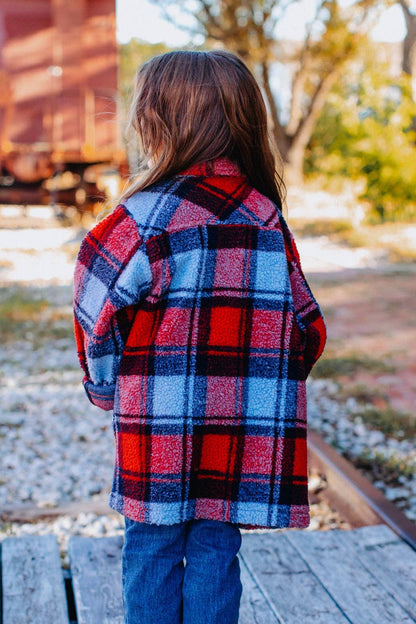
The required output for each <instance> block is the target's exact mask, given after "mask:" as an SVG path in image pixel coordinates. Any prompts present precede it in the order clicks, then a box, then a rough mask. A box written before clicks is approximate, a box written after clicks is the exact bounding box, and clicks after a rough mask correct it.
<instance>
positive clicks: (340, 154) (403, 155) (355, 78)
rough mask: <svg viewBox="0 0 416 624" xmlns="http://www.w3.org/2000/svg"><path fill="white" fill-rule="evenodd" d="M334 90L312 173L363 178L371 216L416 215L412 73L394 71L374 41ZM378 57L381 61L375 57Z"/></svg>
mask: <svg viewBox="0 0 416 624" xmlns="http://www.w3.org/2000/svg"><path fill="white" fill-rule="evenodd" d="M362 52H363V59H362V63H357V65H356V66H355V68H354V70H351V71H350V72H349V73H348V74H344V75H343V76H342V77H341V79H340V80H339V81H338V83H337V85H336V87H335V88H334V89H333V91H332V93H331V94H330V96H329V98H328V100H327V102H326V103H325V106H324V108H323V110H322V114H321V115H320V117H319V120H318V122H317V124H316V127H315V130H314V133H313V136H312V138H311V141H310V144H309V146H308V150H307V156H306V161H305V169H306V172H307V173H308V174H309V175H312V176H320V177H321V179H322V177H324V178H326V180H330V179H331V178H332V179H333V178H335V179H339V178H341V179H342V180H349V181H360V185H359V186H361V188H362V191H361V198H362V199H365V200H367V201H368V202H369V204H370V206H371V209H370V211H369V212H368V217H369V218H370V220H372V221H387V220H402V221H403V220H404V221H407V220H412V219H414V218H415V217H416V197H415V192H414V187H415V180H416V158H415V139H416V133H415V132H414V129H413V127H412V121H413V118H414V117H415V116H416V104H415V103H414V101H413V99H412V93H411V79H410V77H409V76H408V75H406V74H404V73H402V75H401V76H396V77H394V76H392V74H391V66H390V63H389V62H388V61H387V62H384V63H383V62H381V61H380V54H379V50H378V49H377V46H376V44H374V43H371V44H370V43H368V44H367V46H366V47H365V48H364V49H363V50H362ZM374 59H377V62H374Z"/></svg>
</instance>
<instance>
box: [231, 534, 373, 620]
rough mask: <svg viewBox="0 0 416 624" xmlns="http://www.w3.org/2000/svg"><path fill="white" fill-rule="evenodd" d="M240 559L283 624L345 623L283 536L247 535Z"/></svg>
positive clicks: (340, 613) (339, 611) (341, 615)
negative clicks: (308, 623) (300, 623)
mask: <svg viewBox="0 0 416 624" xmlns="http://www.w3.org/2000/svg"><path fill="white" fill-rule="evenodd" d="M241 556H242V558H243V559H244V562H245V563H246V565H247V567H248V569H249V571H250V572H251V574H252V575H253V577H254V579H255V581H256V582H257V584H258V585H259V587H260V588H261V590H262V592H263V593H264V594H265V596H266V598H267V600H268V601H269V602H271V603H272V604H273V608H274V611H275V613H278V614H279V617H280V618H281V621H282V622H284V623H285V624H299V622H302V623H306V622H310V623H312V622H313V623H314V624H346V623H347V622H348V619H347V618H346V617H345V616H344V615H343V613H342V612H341V610H340V609H339V608H338V606H337V605H336V604H335V602H334V601H333V600H332V599H331V597H330V596H329V595H328V593H327V592H326V591H325V589H324V588H323V587H322V585H321V583H320V581H319V580H318V579H317V578H316V577H315V575H314V574H313V573H312V572H311V570H310V569H309V567H308V566H307V564H306V563H305V561H304V560H303V559H302V557H301V556H300V555H299V553H298V552H297V551H296V549H295V548H294V547H293V546H292V544H291V543H290V542H289V541H288V540H287V539H286V534H283V533H276V532H274V533H261V534H246V535H244V536H243V544H242V547H241ZM360 624H362V621H361V623H360Z"/></svg>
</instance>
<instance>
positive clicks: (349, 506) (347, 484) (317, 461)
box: [0, 429, 416, 550]
mask: <svg viewBox="0 0 416 624" xmlns="http://www.w3.org/2000/svg"><path fill="white" fill-rule="evenodd" d="M308 463H309V469H310V471H311V472H314V473H319V474H320V475H323V476H324V478H325V481H326V487H325V489H324V491H323V492H322V497H323V498H324V500H326V501H327V502H328V504H329V505H330V506H331V508H333V509H336V510H337V511H338V512H339V514H340V516H341V517H342V518H343V519H344V520H346V521H347V522H348V524H349V525H350V526H351V528H359V527H362V526H368V525H377V524H386V525H387V526H389V527H390V528H391V529H392V530H393V531H394V532H395V533H396V534H397V535H398V536H399V537H400V538H401V539H403V540H404V541H405V542H406V543H407V544H409V545H410V546H411V547H412V548H413V549H414V550H416V524H414V523H413V522H412V521H411V520H409V518H407V517H406V516H405V514H404V513H403V512H402V511H400V509H398V508H397V507H396V506H395V505H394V504H393V503H392V502H390V501H389V500H387V499H386V498H385V496H384V494H383V493H382V492H381V491H380V490H378V489H377V488H375V487H374V485H373V484H372V483H371V482H370V481H369V480H368V479H366V478H365V477H363V476H362V474H361V473H360V472H359V471H358V470H357V469H356V468H355V467H354V466H353V465H352V464H351V462H349V461H347V460H346V459H345V458H344V457H342V456H341V455H340V454H339V453H338V452H337V451H336V450H335V449H334V448H333V447H332V446H330V445H329V444H327V443H326V442H325V441H324V440H323V439H322V437H321V436H320V435H319V434H318V433H317V432H316V431H313V430H310V429H309V430H308ZM81 512H84V513H88V512H91V513H95V514H97V515H109V514H111V513H115V512H112V510H111V509H110V508H109V507H108V504H107V501H106V500H105V501H104V500H101V501H83V502H75V503H69V504H68V505H63V506H60V507H38V506H36V505H33V504H25V503H21V504H18V505H3V506H0V521H2V522H39V521H41V520H47V519H53V518H57V517H59V516H62V515H77V514H79V513H81Z"/></svg>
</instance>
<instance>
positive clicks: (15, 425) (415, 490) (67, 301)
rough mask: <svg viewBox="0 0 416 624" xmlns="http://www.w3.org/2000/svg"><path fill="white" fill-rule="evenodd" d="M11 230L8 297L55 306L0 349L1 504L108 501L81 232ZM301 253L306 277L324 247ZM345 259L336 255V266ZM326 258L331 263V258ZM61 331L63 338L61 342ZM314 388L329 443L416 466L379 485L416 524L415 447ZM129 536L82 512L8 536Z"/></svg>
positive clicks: (1, 280) (5, 242) (103, 420)
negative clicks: (79, 301) (84, 363)
mask: <svg viewBox="0 0 416 624" xmlns="http://www.w3.org/2000/svg"><path fill="white" fill-rule="evenodd" d="M45 223H46V222H45ZM9 228H10V224H8V229H1V225H0V249H1V251H0V301H4V300H5V299H7V298H8V297H10V296H11V295H14V294H15V293H22V292H24V293H25V296H26V297H29V298H31V299H35V300H36V299H43V300H47V301H48V302H49V307H48V308H47V310H46V311H44V312H43V313H42V314H43V316H41V317H40V320H39V321H37V324H36V325H35V324H33V323H32V325H31V324H30V323H27V324H26V325H25V326H24V329H23V330H22V333H21V335H20V334H19V335H17V336H15V337H12V338H11V339H10V340H8V341H7V342H6V343H5V344H3V346H2V349H1V353H0V382H1V383H0V399H1V405H2V411H1V417H0V438H2V439H3V449H4V450H3V453H2V455H1V457H0V474H1V477H0V500H1V501H3V504H6V505H11V504H17V503H32V504H34V505H36V506H38V507H53V506H57V505H58V504H59V505H64V504H65V503H69V502H72V501H85V500H90V501H91V500H97V501H107V500H108V494H109V490H110V487H111V481H112V471H113V464H114V441H113V432H112V424H111V417H110V416H109V415H108V414H107V413H104V412H102V411H101V410H99V409H98V408H95V407H94V406H92V405H91V404H90V403H89V402H88V401H87V399H86V397H85V394H84V390H83V388H82V386H81V383H80V380H81V370H80V368H79V366H78V361H77V358H76V354H75V346H74V340H73V337H72V335H71V330H70V327H71V324H72V317H71V299H72V293H71V279H72V270H73V246H74V244H76V241H77V240H79V238H80V235H81V233H80V232H79V231H78V230H77V229H76V228H61V227H51V224H50V223H49V222H48V223H47V227H44V228H43V229H42V227H39V229H37V230H27V229H26V228H21V227H20V228H18V229H15V230H11V229H9ZM28 232H30V233H28ZM318 244H319V241H318ZM68 249H70V250H72V257H71V254H70V253H68ZM305 249H307V248H305ZM353 251H354V250H348V253H349V254H351V253H353ZM344 252H345V254H347V251H346V250H344ZM302 255H303V266H304V269H305V271H306V272H308V270H310V266H311V267H313V268H316V262H317V258H318V257H319V253H318V252H317V250H316V249H315V250H314V252H313V253H312V252H311V253H310V260H309V261H308V254H307V253H306V254H305V253H303V254H302ZM341 257H342V256H341V255H338V260H339V258H341ZM348 257H349V258H351V256H350V255H349V256H348ZM363 258H364V259H363ZM365 261H366V256H365V254H364V256H362V255H361V256H360V258H359V259H357V258H356V259H355V260H354V261H353V260H351V263H352V265H354V266H356V264H357V263H358V264H359V263H363V262H365ZM323 262H324V264H327V259H326V258H325V259H324V260H323ZM354 263H355V264H354ZM309 265H310V266H309ZM321 269H324V267H323V266H322V267H321ZM311 270H312V269H311ZM39 327H40V328H41V329H42V331H41V333H40V334H39ZM54 332H55V333H54ZM59 332H61V334H62V337H56V335H58V336H59V335H60V334H59ZM308 391H309V424H310V426H311V427H313V428H314V429H317V430H319V431H320V432H321V433H322V434H323V435H324V437H325V438H326V439H327V441H329V442H331V443H333V444H335V445H337V446H338V447H339V449H340V450H342V451H344V452H345V453H346V454H347V455H349V456H350V457H354V456H358V455H359V454H360V453H361V452H362V451H363V450H364V449H368V452H369V453H381V454H384V455H385V456H388V457H390V456H391V455H396V456H400V457H402V458H403V461H405V462H406V463H407V464H408V465H411V466H414V467H415V471H414V474H413V476H412V477H409V478H408V477H404V476H403V478H402V479H401V481H400V487H394V488H393V487H389V486H386V485H385V484H384V483H382V482H376V483H375V485H376V486H377V487H380V488H381V489H382V490H384V491H385V493H386V495H387V497H388V498H390V500H393V501H395V502H397V504H398V505H399V506H401V507H402V508H403V510H404V511H405V513H406V514H407V515H408V516H409V518H411V519H416V451H415V449H414V444H412V443H410V442H409V441H402V442H398V441H397V440H392V439H387V438H386V437H385V436H384V435H383V434H382V433H381V432H379V431H371V430H369V429H367V428H366V427H365V426H364V425H363V424H362V423H361V422H359V420H358V419H357V418H356V417H355V416H354V410H356V409H357V405H355V404H354V402H353V401H352V402H351V401H350V402H347V403H346V404H343V405H341V404H340V403H339V402H338V401H337V398H336V394H337V386H336V384H334V383H333V382H328V381H321V380H314V379H310V380H309V382H308ZM360 409H362V407H360ZM309 485H310V492H311V495H313V493H314V492H315V491H316V490H319V489H320V487H322V482H321V481H320V479H319V476H318V475H311V477H310V484H309ZM334 527H338V528H348V525H347V524H346V523H345V522H344V521H343V520H342V518H340V517H339V516H338V515H337V513H336V512H334V511H333V510H331V509H329V508H328V506H327V505H326V504H325V503H324V502H316V503H315V502H313V504H312V505H311V524H310V526H309V530H312V529H321V530H327V529H330V528H334ZM123 530H124V519H123V517H122V516H120V515H119V514H115V513H114V512H112V510H110V508H109V512H108V514H107V515H104V516H99V515H97V514H94V513H80V514H78V515H72V516H71V515H65V516H62V517H60V518H58V519H56V520H53V521H42V522H36V523H17V522H13V523H5V522H3V523H0V540H1V539H3V538H4V537H6V536H7V535H16V534H23V533H36V534H42V533H54V534H56V535H57V536H58V541H59V543H60V546H61V552H62V556H63V558H64V560H65V557H66V550H65V549H66V541H67V538H68V536H69V535H74V534H78V535H94V536H100V535H109V534H117V533H122V532H123Z"/></svg>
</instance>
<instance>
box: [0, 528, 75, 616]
mask: <svg viewBox="0 0 416 624" xmlns="http://www.w3.org/2000/svg"><path fill="white" fill-rule="evenodd" d="M2 582H3V624H28V622H30V624H51V622H53V624H68V623H69V619H68V608H67V601H66V594H65V584H64V578H63V574H62V569H61V561H60V557H59V548H58V542H57V540H56V537H55V536H54V535H25V536H21V537H6V538H5V539H4V540H3V542H2Z"/></svg>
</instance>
